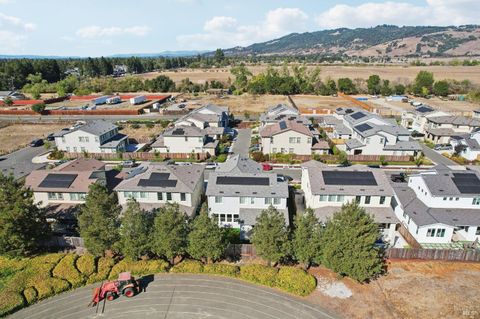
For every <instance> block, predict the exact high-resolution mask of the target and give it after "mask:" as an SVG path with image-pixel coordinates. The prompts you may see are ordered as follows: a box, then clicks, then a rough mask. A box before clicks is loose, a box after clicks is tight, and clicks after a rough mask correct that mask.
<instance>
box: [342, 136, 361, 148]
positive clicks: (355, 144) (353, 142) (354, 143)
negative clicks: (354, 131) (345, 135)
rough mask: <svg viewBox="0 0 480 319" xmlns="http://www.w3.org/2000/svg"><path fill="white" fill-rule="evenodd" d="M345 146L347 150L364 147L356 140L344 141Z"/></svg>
mask: <svg viewBox="0 0 480 319" xmlns="http://www.w3.org/2000/svg"><path fill="white" fill-rule="evenodd" d="M345 145H346V146H347V148H348V149H354V148H359V147H363V146H365V145H363V144H362V142H360V141H359V140H357V139H356V138H352V139H350V140H346V141H345Z"/></svg>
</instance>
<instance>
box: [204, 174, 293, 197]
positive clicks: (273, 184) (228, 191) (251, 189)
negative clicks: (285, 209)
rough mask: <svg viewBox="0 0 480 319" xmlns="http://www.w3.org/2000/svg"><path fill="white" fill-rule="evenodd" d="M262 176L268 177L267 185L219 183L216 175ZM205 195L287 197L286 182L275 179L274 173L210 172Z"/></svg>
mask: <svg viewBox="0 0 480 319" xmlns="http://www.w3.org/2000/svg"><path fill="white" fill-rule="evenodd" d="M220 176H225V177H240V178H242V177H244V178H246V177H264V178H268V185H250V184H248V185H219V184H217V177H220ZM206 195H207V196H230V197H240V196H249V197H280V198H287V197H288V183H287V182H280V181H278V180H277V174H274V173H254V174H252V173H238V172H234V173H226V172H225V173H224V172H213V173H210V175H209V178H208V184H207V191H206Z"/></svg>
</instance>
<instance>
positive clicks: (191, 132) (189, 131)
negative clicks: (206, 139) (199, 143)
mask: <svg viewBox="0 0 480 319" xmlns="http://www.w3.org/2000/svg"><path fill="white" fill-rule="evenodd" d="M182 130H183V133H182V134H179V133H180V132H181V131H182ZM174 132H176V133H175V134H174ZM162 135H163V136H192V137H195V136H197V137H200V136H205V131H204V130H203V129H201V128H198V127H196V126H187V125H179V126H175V127H171V128H169V129H167V130H165V132H163V134H162Z"/></svg>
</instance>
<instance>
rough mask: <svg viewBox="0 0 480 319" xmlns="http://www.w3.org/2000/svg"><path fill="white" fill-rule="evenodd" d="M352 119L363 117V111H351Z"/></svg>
mask: <svg viewBox="0 0 480 319" xmlns="http://www.w3.org/2000/svg"><path fill="white" fill-rule="evenodd" d="M350 116H351V117H352V118H353V119H355V120H359V119H361V118H362V117H365V116H366V115H365V113H362V112H357V113H353V114H352V115H350Z"/></svg>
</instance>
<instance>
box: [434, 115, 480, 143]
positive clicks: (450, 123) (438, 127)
mask: <svg viewBox="0 0 480 319" xmlns="http://www.w3.org/2000/svg"><path fill="white" fill-rule="evenodd" d="M477 128H480V120H479V119H472V118H468V117H464V116H453V115H446V116H434V117H429V118H427V123H426V128H425V132H426V135H425V138H426V139H427V140H430V141H432V142H433V143H438V144H447V143H448V142H449V141H450V138H451V137H452V136H459V135H464V134H466V133H471V132H473V131H474V130H475V129H477Z"/></svg>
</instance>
